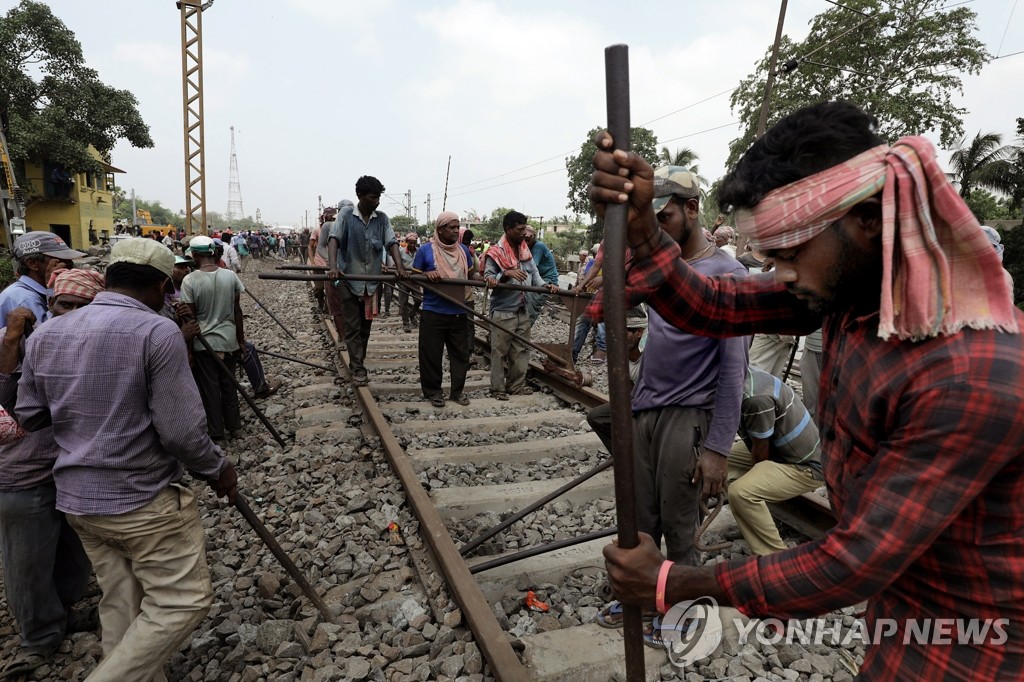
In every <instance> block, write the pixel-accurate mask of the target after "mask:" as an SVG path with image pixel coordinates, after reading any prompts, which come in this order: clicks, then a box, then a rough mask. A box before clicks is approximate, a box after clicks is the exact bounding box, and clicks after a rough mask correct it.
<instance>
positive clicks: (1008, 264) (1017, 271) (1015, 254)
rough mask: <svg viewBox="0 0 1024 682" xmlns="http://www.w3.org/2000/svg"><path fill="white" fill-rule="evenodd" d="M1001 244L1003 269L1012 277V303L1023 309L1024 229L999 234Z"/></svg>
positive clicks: (1020, 227) (1019, 228)
mask: <svg viewBox="0 0 1024 682" xmlns="http://www.w3.org/2000/svg"><path fill="white" fill-rule="evenodd" d="M1000 234H1001V235H1002V238H1003V239H1002V242H1003V267H1004V268H1006V270H1007V271H1008V272H1009V273H1010V275H1011V276H1012V277H1013V302H1014V303H1015V304H1017V307H1019V308H1024V227H1022V226H1019V225H1018V226H1017V227H1015V228H1013V229H1012V230H1006V231H1005V232H1000Z"/></svg>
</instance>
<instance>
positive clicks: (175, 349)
mask: <svg viewBox="0 0 1024 682" xmlns="http://www.w3.org/2000/svg"><path fill="white" fill-rule="evenodd" d="M15 412H16V416H17V418H18V421H19V422H21V424H22V425H23V426H24V427H25V429H26V430H29V431H33V430H37V429H40V428H44V427H45V426H47V425H48V424H49V423H50V422H51V420H52V424H53V437H54V440H55V441H56V442H57V446H58V447H59V448H60V452H59V453H58V455H57V463H56V465H55V466H54V468H53V479H54V482H55V483H56V485H57V509H59V510H60V511H62V512H66V513H68V514H76V515H93V514H98V515H114V514H125V513H127V512H130V511H134V510H135V509H138V508H139V507H142V506H145V505H146V504H148V503H149V502H151V501H152V500H153V498H155V497H156V496H157V494H158V493H159V492H160V491H161V490H163V489H164V488H166V487H167V485H168V484H170V483H171V482H174V481H178V480H180V479H181V476H182V465H184V466H186V467H188V468H189V469H190V470H192V471H194V472H196V473H198V474H200V475H202V476H204V477H206V478H216V477H217V476H218V475H219V474H220V472H221V470H222V469H223V468H224V467H225V466H226V465H227V460H226V459H225V458H224V455H223V453H221V451H220V449H219V448H218V447H217V446H216V445H214V444H213V441H211V440H210V437H209V436H207V435H206V415H205V413H204V412H203V404H202V400H201V399H200V397H199V389H198V388H196V382H195V380H194V379H193V378H192V373H191V371H190V370H189V367H188V356H187V351H186V348H185V342H184V339H183V338H182V336H181V331H180V330H179V329H178V325H176V324H174V322H171V321H170V320H168V319H167V318H166V317H163V316H161V315H158V314H156V313H155V312H153V311H152V310H150V309H149V308H147V307H146V306H145V305H143V304H142V303H140V302H139V301H137V300H135V299H134V298H130V297H128V296H124V295H122V294H115V293H112V292H109V291H101V292H100V293H99V294H97V295H96V299H95V300H94V301H93V303H92V304H90V305H89V306H87V307H85V308H82V309H81V310H78V311H76V312H75V313H73V314H70V315H61V316H60V317H56V318H54V319H52V320H50V321H49V322H47V323H46V324H45V325H43V326H42V327H40V328H39V329H38V330H36V332H35V333H34V334H32V336H31V337H30V338H29V340H28V344H27V345H26V350H25V360H24V363H23V365H22V376H21V381H20V383H19V384H18V405H17V408H16V409H15Z"/></svg>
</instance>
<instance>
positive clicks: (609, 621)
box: [594, 601, 623, 628]
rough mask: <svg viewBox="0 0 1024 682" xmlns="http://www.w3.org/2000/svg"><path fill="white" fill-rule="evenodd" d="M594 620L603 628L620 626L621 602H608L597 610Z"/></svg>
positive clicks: (621, 615)
mask: <svg viewBox="0 0 1024 682" xmlns="http://www.w3.org/2000/svg"><path fill="white" fill-rule="evenodd" d="M594 620H595V621H596V622H597V624H598V625H600V626H601V627H603V628H621V627H622V622H623V614H622V604H621V603H620V602H618V601H613V602H608V603H607V604H605V606H604V608H603V609H601V610H600V611H598V612H597V615H596V616H594Z"/></svg>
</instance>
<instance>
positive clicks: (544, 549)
mask: <svg viewBox="0 0 1024 682" xmlns="http://www.w3.org/2000/svg"><path fill="white" fill-rule="evenodd" d="M618 530H619V529H618V528H614V527H613V528H605V529H604V530H595V531H594V532H592V533H587V534H586V535H579V536H577V537H574V538H566V539H564V540H556V541H554V542H549V543H547V544H545V545H537V546H536V547H530V548H529V549H524V550H523V551H521V552H516V553H515V554H506V555H504V556H500V557H498V558H497V559H492V560H491V561H485V562H483V563H479V564H475V565H473V566H470V568H469V572H470V573H472V574H473V575H476V574H477V573H483V572H484V571H489V570H491V569H492V568H500V567H501V566H506V565H508V564H512V563H515V562H517V561H522V560H523V559H529V558H530V557H535V556H537V555H539V554H547V553H548V552H554V551H555V550H559V549H565V548H566V547H574V546H576V545H582V544H583V543H584V542H590V541H591V540H600V539H601V538H606V537H608V536H609V535H615V533H617V532H618ZM640 653H641V654H643V651H642V650H641V651H640ZM640 661H641V663H642V662H643V658H642V657H641V659H640ZM627 670H628V667H627ZM641 679H643V678H641Z"/></svg>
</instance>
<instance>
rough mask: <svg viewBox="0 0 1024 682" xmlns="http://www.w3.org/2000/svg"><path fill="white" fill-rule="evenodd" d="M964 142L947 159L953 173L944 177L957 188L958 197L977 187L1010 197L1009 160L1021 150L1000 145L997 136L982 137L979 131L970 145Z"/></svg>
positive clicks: (1010, 162)
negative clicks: (958, 190)
mask: <svg viewBox="0 0 1024 682" xmlns="http://www.w3.org/2000/svg"><path fill="white" fill-rule="evenodd" d="M966 141H967V138H966V137H965V138H964V139H962V140H960V143H959V144H957V146H956V149H955V150H954V151H953V155H952V156H951V157H950V158H949V165H950V168H952V169H953V172H951V173H947V174H946V176H947V177H948V178H949V180H950V182H952V183H953V184H955V185H957V186H959V188H960V196H961V197H963V198H964V199H967V198H969V197H970V196H971V192H972V191H973V190H974V189H976V188H978V187H984V188H985V189H990V190H993V191H996V192H1000V193H1002V194H1012V193H1013V190H1014V183H1013V180H1012V177H1011V176H1012V172H1013V161H1014V159H1015V158H1016V157H1017V155H1018V154H1020V151H1021V148H1020V147H1016V146H1014V145H1012V144H1008V145H1003V143H1002V142H1003V136H1002V135H1000V134H999V133H985V134H982V133H981V132H980V131H979V132H978V134H977V135H975V136H974V139H973V140H971V142H970V144H968V145H966V146H964V143H965V142H966Z"/></svg>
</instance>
